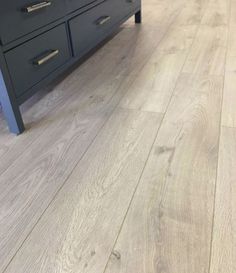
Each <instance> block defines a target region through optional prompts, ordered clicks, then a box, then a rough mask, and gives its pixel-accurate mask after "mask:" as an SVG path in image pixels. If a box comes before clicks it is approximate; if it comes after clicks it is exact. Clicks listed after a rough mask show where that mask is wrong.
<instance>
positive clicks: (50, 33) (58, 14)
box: [0, 0, 141, 134]
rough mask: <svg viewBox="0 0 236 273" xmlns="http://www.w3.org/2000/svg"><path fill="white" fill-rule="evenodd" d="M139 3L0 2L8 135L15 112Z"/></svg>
mask: <svg viewBox="0 0 236 273" xmlns="http://www.w3.org/2000/svg"><path fill="white" fill-rule="evenodd" d="M140 1H141V0H105V1H104V0H46V1H44V0H42V2H37V0H36V2H35V1H34V0H10V1H5V0H0V4H1V9H0V102H1V106H2V109H3V112H4V115H5V118H6V120H7V122H8V126H9V129H10V131H11V132H13V133H15V134H20V133H22V132H23V131H24V123H23V120H22V116H21V113H20V109H19V106H20V105H21V104H22V103H23V102H24V101H25V100H27V99H28V98H29V97H30V96H32V95H33V94H34V93H35V92H36V91H37V90H38V89H39V88H41V87H42V86H44V85H46V84H47V83H49V82H50V81H51V80H52V79H53V78H55V77H57V76H58V75H59V74H60V73H62V72H63V71H65V70H66V69H67V68H68V67H69V66H71V65H72V64H73V63H75V62H76V61H78V60H79V59H80V58H81V57H83V56H84V55H85V54H86V53H88V52H89V51H90V50H91V49H92V48H94V47H95V46H96V45H98V44H99V43H100V42H101V41H102V40H103V39H104V38H106V37H107V36H108V35H110V34H111V33H112V32H113V31H114V30H115V29H116V28H117V27H118V26H119V25H120V24H122V23H123V22H124V21H125V20H127V19H128V18H129V17H130V16H132V15H135V22H136V23H140V22H141V2H140Z"/></svg>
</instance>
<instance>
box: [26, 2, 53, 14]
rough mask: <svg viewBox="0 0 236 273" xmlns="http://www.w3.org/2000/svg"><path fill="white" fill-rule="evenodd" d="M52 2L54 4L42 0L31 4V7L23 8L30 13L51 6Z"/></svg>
mask: <svg viewBox="0 0 236 273" xmlns="http://www.w3.org/2000/svg"><path fill="white" fill-rule="evenodd" d="M51 4H52V2H50V1H45V2H41V3H38V4H35V5H32V6H29V7H25V8H23V11H24V12H27V13H30V12H33V11H36V10H39V9H43V8H46V7H48V6H51Z"/></svg>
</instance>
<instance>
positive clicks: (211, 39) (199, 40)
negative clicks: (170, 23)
mask: <svg viewBox="0 0 236 273" xmlns="http://www.w3.org/2000/svg"><path fill="white" fill-rule="evenodd" d="M227 33H228V29H227V28H226V27H224V26H219V27H211V26H201V27H200V28H199V31H198V33H197V36H196V39H195V41H194V44H193V47H192V49H191V52H190V54H189V56H188V59H187V61H186V64H185V66H184V69H183V72H185V73H193V74H200V75H206V74H207V75H221V76H223V75H224V69H225V55H226V46H227Z"/></svg>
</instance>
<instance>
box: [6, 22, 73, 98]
mask: <svg viewBox="0 0 236 273" xmlns="http://www.w3.org/2000/svg"><path fill="white" fill-rule="evenodd" d="M5 58H6V61H7V64H8V68H9V72H10V75H11V78H12V81H13V85H14V88H15V93H16V96H17V97H20V95H22V94H23V93H24V92H25V91H27V90H28V89H29V88H30V87H32V86H33V85H34V84H36V83H38V82H39V81H40V80H42V79H43V78H45V77H46V76H47V75H48V74H49V73H50V72H52V71H54V70H55V69H57V68H58V67H60V66H61V65H63V64H64V63H66V61H68V60H69V58H70V50H69V46H68V39H67V33H66V28H65V25H64V24H63V25H60V26H58V27H55V28H54V29H52V30H50V31H48V32H46V33H44V34H42V35H40V36H38V37H36V38H34V39H33V40H30V41H28V42H26V43H24V44H22V45H20V46H18V47H17V48H15V49H13V50H11V51H9V52H7V53H6V54H5Z"/></svg>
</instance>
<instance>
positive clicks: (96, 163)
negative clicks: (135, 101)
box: [6, 109, 161, 273]
mask: <svg viewBox="0 0 236 273" xmlns="http://www.w3.org/2000/svg"><path fill="white" fill-rule="evenodd" d="M160 121H161V115H160V114H153V113H142V112H137V111H130V110H129V111H128V110H119V109H118V110H116V111H115V113H114V114H113V115H112V117H111V118H110V120H109V121H108V123H107V124H106V126H105V128H104V129H103V130H102V132H101V133H100V134H99V136H98V137H97V138H96V141H95V142H94V143H93V145H92V146H91V147H90V149H89V150H88V152H87V153H86V155H85V156H84V158H83V159H82V161H81V162H80V163H79V165H78V166H77V167H76V168H75V170H74V171H73V173H72V175H71V176H70V178H69V179H68V181H67V182H66V184H65V186H64V187H63V189H62V190H61V192H60V193H59V194H58V195H57V197H56V199H55V200H54V201H53V203H52V204H51V206H50V208H49V209H48V210H47V212H46V213H45V214H44V216H43V217H42V218H41V220H40V222H39V223H38V225H37V226H36V228H35V229H34V231H33V232H32V233H31V235H30V236H29V237H28V238H27V240H26V241H25V243H24V245H23V246H22V248H21V250H20V251H19V252H18V254H17V255H16V256H15V258H14V261H12V263H11V264H10V266H9V267H8V269H7V270H6V272H15V271H16V270H17V272H19V273H21V272H22V273H23V272H24V273H27V272H32V271H33V272H35V273H36V272H52V273H53V272H102V271H103V269H104V267H105V264H106V261H107V259H108V257H109V255H110V251H111V249H112V247H113V244H114V242H115V240H116V236H117V233H118V231H119V229H120V226H121V224H122V221H123V218H124V216H125V213H126V211H127V207H128V204H129V202H130V200H131V198H132V195H133V192H134V190H135V187H136V185H137V183H138V180H139V177H140V175H141V173H142V169H143V167H144V164H145V162H146V159H147V156H148V154H149V150H150V148H151V145H152V143H153V141H154V139H155V136H156V133H157V129H158V126H159V124H160ZM39 237H40V238H41V239H40V241H39V240H38V238H39ZM30 250H32V251H33V252H31V251H30ZM29 251H30V252H31V253H30V255H29Z"/></svg>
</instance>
